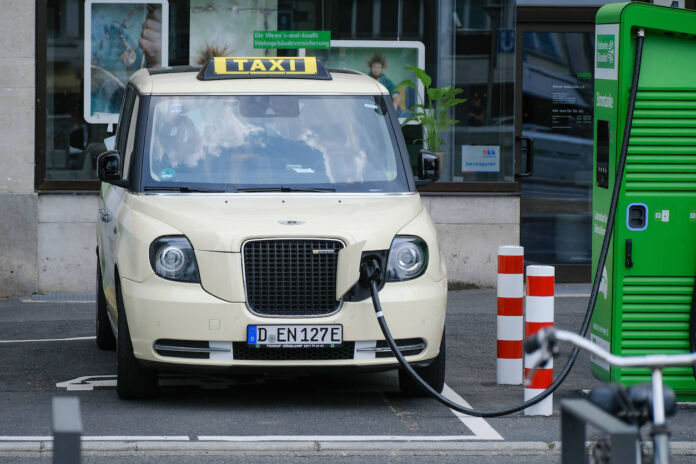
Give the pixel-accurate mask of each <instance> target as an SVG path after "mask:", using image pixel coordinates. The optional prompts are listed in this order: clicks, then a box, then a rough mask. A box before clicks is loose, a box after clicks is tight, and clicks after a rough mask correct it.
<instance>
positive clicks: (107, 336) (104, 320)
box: [95, 257, 116, 350]
mask: <svg viewBox="0 0 696 464" xmlns="http://www.w3.org/2000/svg"><path fill="white" fill-rule="evenodd" d="M107 311H108V308H107V306H106V297H105V296H104V286H103V284H102V276H101V269H100V268H99V257H97V317H96V318H95V319H96V332H97V346H98V347H99V349H102V350H113V349H115V348H116V337H115V336H114V331H113V330H111V323H110V322H109V315H108V314H107Z"/></svg>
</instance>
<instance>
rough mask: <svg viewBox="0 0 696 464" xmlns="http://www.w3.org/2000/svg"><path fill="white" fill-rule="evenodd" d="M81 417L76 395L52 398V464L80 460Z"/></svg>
mask: <svg viewBox="0 0 696 464" xmlns="http://www.w3.org/2000/svg"><path fill="white" fill-rule="evenodd" d="M81 438H82V419H81V417H80V400H79V399H77V398H76V397H73V396H70V397H66V396H62V397H58V398H53V464H80V463H81V461H82V449H81V443H80V440H81Z"/></svg>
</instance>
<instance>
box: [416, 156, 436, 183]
mask: <svg viewBox="0 0 696 464" xmlns="http://www.w3.org/2000/svg"><path fill="white" fill-rule="evenodd" d="M418 177H419V178H420V179H422V180H428V181H430V182H435V181H436V180H438V179H439V178H440V157H438V156H437V153H434V152H432V151H429V150H421V151H420V152H419V153H418Z"/></svg>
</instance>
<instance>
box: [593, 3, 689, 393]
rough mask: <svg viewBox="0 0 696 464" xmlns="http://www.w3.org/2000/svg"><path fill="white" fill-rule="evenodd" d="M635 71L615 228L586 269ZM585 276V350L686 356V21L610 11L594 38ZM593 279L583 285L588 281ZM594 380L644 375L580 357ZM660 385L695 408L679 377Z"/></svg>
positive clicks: (664, 12)
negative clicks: (589, 310) (593, 297)
mask: <svg viewBox="0 0 696 464" xmlns="http://www.w3.org/2000/svg"><path fill="white" fill-rule="evenodd" d="M639 29H643V30H644V31H645V38H644V41H643V52H642V64H641V67H640V68H641V69H640V80H639V83H638V92H637V94H636V103H635V109H634V112H633V123H632V128H631V132H630V139H629V140H630V141H629V145H628V152H627V157H626V164H625V170H624V175H623V181H622V185H621V190H620V194H619V197H618V203H617V209H616V216H615V226H614V230H613V235H612V236H611V243H610V248H609V253H608V255H607V261H606V265H605V266H604V269H601V270H599V271H597V270H596V267H597V263H598V261H599V254H600V250H601V247H602V240H603V236H604V232H605V230H606V226H607V218H608V214H609V205H610V201H611V196H612V190H613V188H614V181H615V178H616V173H617V169H618V161H619V156H620V153H621V145H622V140H623V137H624V130H625V122H626V116H627V112H628V108H629V97H630V88H631V82H632V79H633V73H634V69H633V67H634V60H635V56H636V48H637V45H636V44H637V31H638V30H639ZM594 93H595V106H594V131H595V132H594V175H593V201H592V204H593V211H592V264H593V266H592V268H593V269H594V270H595V272H602V279H601V285H600V290H599V294H598V297H597V303H596V307H595V313H594V315H593V318H592V322H591V325H590V337H591V340H592V341H593V342H594V343H596V344H598V345H600V346H602V347H603V348H605V349H608V350H610V351H611V353H613V354H616V355H624V356H627V355H644V354H657V353H661V354H672V353H688V352H690V351H691V349H692V348H693V342H694V341H693V340H692V338H691V337H693V335H692V332H693V330H692V329H691V328H690V327H692V326H691V324H692V321H691V312H692V308H691V305H692V296H693V294H694V276H695V275H696V12H694V11H688V10H681V9H676V8H668V7H661V6H655V5H649V4H643V3H615V4H610V5H606V6H604V7H602V8H601V9H600V10H599V12H598V13H597V17H596V29H595V87H594ZM593 277H594V276H593ZM591 369H592V373H593V374H594V375H595V377H597V378H599V379H601V380H603V381H612V382H620V383H623V384H626V385H632V384H635V383H640V382H649V381H650V371H649V370H648V369H636V368H634V369H626V368H624V369H619V368H615V367H609V366H608V365H606V364H604V363H603V362H602V361H601V360H598V359H594V358H593V359H592V363H591ZM664 380H665V383H666V384H668V385H669V386H671V387H672V388H673V389H674V390H675V392H676V393H677V395H678V396H679V397H680V398H681V399H689V397H691V398H696V380H695V379H694V370H693V369H692V368H691V367H675V368H668V369H665V371H664Z"/></svg>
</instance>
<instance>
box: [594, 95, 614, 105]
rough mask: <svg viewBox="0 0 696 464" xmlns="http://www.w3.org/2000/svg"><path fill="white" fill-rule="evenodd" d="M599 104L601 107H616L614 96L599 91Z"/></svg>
mask: <svg viewBox="0 0 696 464" xmlns="http://www.w3.org/2000/svg"><path fill="white" fill-rule="evenodd" d="M596 101H597V106H598V107H600V108H609V109H613V108H614V97H612V96H611V95H602V94H600V93H599V92H597V100H596Z"/></svg>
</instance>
